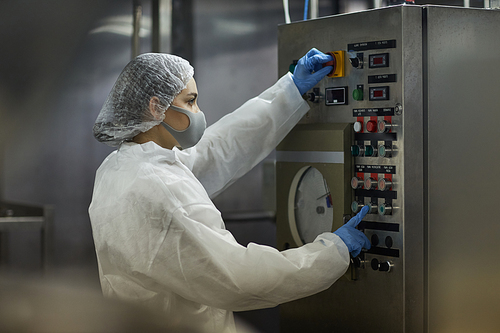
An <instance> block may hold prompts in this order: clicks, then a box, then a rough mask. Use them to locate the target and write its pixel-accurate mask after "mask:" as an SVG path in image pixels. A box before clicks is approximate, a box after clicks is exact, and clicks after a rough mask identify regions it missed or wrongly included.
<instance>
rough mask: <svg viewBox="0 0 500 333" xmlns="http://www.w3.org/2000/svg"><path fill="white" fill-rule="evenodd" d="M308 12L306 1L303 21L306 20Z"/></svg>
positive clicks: (307, 2) (307, 1)
mask: <svg viewBox="0 0 500 333" xmlns="http://www.w3.org/2000/svg"><path fill="white" fill-rule="evenodd" d="M308 10H309V0H306V3H305V4H304V21H305V20H307V16H308V15H307V14H308V13H307V12H308Z"/></svg>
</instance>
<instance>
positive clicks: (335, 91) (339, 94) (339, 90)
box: [325, 87, 347, 105]
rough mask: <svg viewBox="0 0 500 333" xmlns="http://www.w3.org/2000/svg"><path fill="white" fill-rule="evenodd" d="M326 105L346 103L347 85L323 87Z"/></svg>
mask: <svg viewBox="0 0 500 333" xmlns="http://www.w3.org/2000/svg"><path fill="white" fill-rule="evenodd" d="M325 103H326V105H346V104H347V87H336V88H326V89H325Z"/></svg>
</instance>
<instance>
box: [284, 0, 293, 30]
mask: <svg viewBox="0 0 500 333" xmlns="http://www.w3.org/2000/svg"><path fill="white" fill-rule="evenodd" d="M283 9H284V11H285V23H286V24H288V23H291V22H292V20H290V9H289V8H288V0H283Z"/></svg>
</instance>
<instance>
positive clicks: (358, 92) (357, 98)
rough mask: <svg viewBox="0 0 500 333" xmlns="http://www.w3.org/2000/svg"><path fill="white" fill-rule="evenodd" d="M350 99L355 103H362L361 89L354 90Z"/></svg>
mask: <svg viewBox="0 0 500 333" xmlns="http://www.w3.org/2000/svg"><path fill="white" fill-rule="evenodd" d="M352 98H354V100H355V101H362V100H363V90H362V89H359V88H358V89H354V91H353V92H352Z"/></svg>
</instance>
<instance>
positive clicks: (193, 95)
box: [187, 92, 198, 98]
mask: <svg viewBox="0 0 500 333" xmlns="http://www.w3.org/2000/svg"><path fill="white" fill-rule="evenodd" d="M187 96H192V97H193V98H196V97H198V94H197V93H195V92H191V93H189V94H187Z"/></svg>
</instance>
